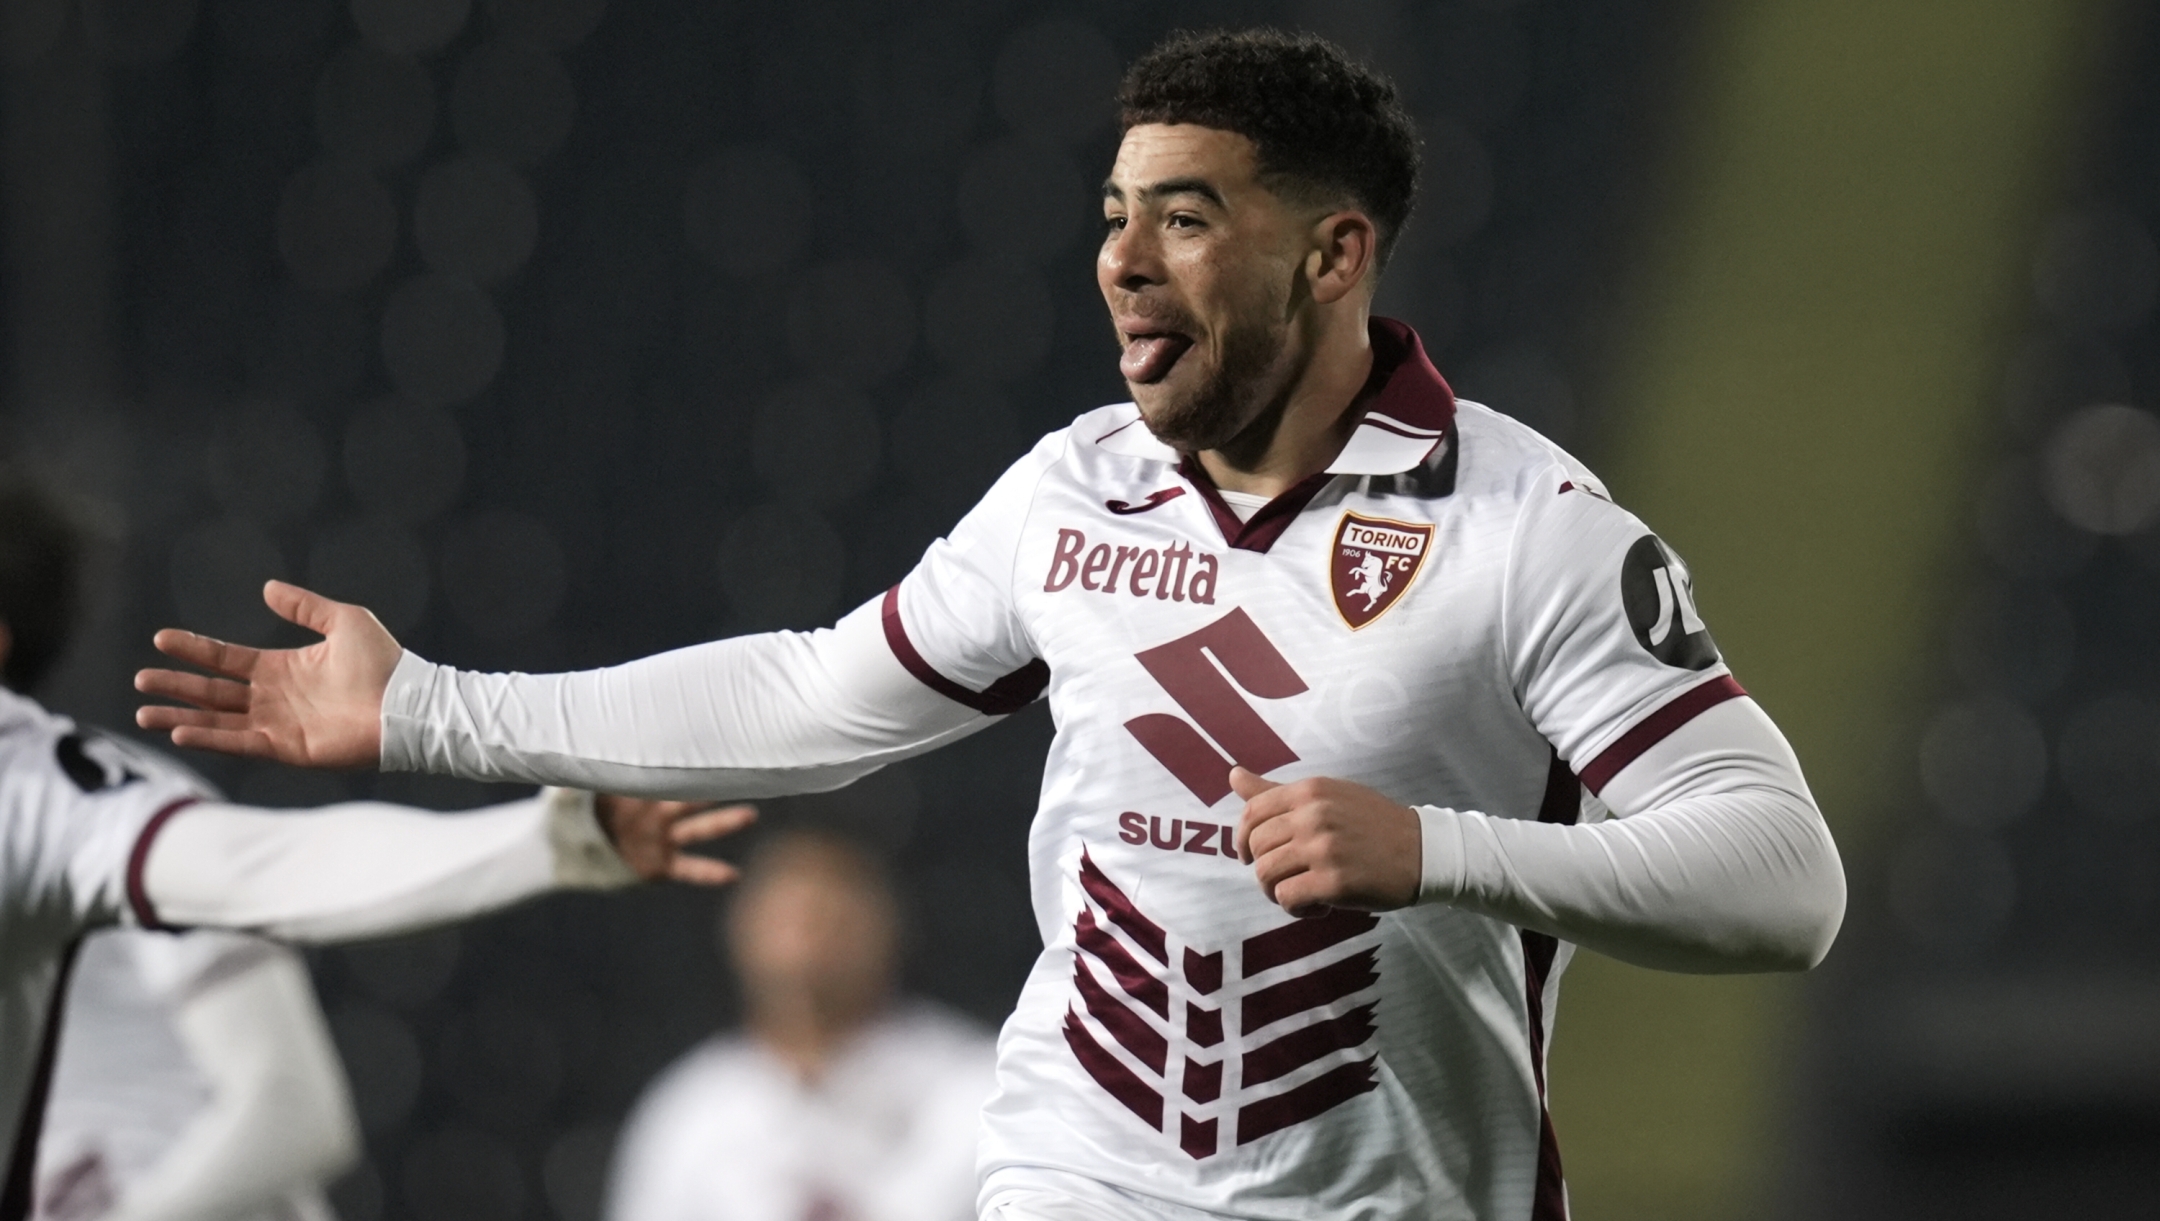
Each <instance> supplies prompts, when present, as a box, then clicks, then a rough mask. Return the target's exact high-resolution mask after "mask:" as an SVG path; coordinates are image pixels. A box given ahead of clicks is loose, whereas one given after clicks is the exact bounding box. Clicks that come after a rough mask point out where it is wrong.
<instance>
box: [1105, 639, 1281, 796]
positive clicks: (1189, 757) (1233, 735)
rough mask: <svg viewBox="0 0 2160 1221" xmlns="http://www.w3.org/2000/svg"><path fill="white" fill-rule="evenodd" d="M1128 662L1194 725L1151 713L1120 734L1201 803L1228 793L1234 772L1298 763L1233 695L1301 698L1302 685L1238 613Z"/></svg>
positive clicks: (1278, 737) (1264, 770)
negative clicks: (1133, 741) (1133, 740)
mask: <svg viewBox="0 0 2160 1221" xmlns="http://www.w3.org/2000/svg"><path fill="white" fill-rule="evenodd" d="M1134 659H1135V660H1137V661H1138V662H1139V663H1140V665H1141V668H1143V669H1145V670H1146V671H1147V672H1148V673H1149V674H1150V675H1152V676H1153V677H1154V679H1155V681H1156V682H1158V683H1161V684H1162V688H1163V690H1165V691H1167V692H1169V693H1170V698H1171V699H1173V700H1176V701H1177V704H1178V707H1180V708H1183V709H1184V710H1185V712H1186V715H1188V716H1190V717H1191V718H1192V720H1190V721H1188V720H1186V719H1185V718H1184V717H1176V716H1172V715H1170V714H1169V713H1167V712H1149V713H1144V714H1142V715H1140V716H1136V717H1134V718H1133V719H1131V720H1129V721H1127V722H1125V729H1126V732H1128V733H1130V734H1132V736H1133V737H1135V738H1137V739H1138V740H1139V742H1140V745H1141V746H1143V747H1146V748H1147V752H1148V753H1149V754H1151V755H1153V756H1155V760H1156V762H1158V763H1160V764H1162V765H1163V766H1164V767H1166V768H1169V769H1170V774H1171V775H1173V776H1176V777H1177V778H1178V782H1179V783H1180V784H1183V785H1184V786H1185V787H1186V788H1187V789H1188V790H1190V791H1191V793H1192V795H1193V796H1194V797H1197V798H1199V799H1200V804H1201V805H1206V806H1212V805H1214V804H1215V803H1216V802H1218V801H1221V800H1222V799H1223V798H1225V797H1228V796H1229V795H1230V769H1231V768H1232V767H1243V768H1245V769H1246V770H1247V771H1251V772H1257V773H1260V774H1262V775H1265V774H1266V773H1268V772H1271V771H1274V770H1275V769H1276V768H1278V767H1281V766H1282V765H1283V764H1285V763H1295V762H1297V758H1298V756H1297V752H1296V751H1294V750H1291V749H1290V744H1289V743H1288V742H1285V741H1283V740H1282V735H1280V734H1278V733H1276V732H1275V731H1274V729H1272V728H1270V727H1269V725H1268V723H1267V722H1266V721H1264V720H1262V719H1260V714H1259V713H1257V712H1255V711H1253V707H1252V705H1251V704H1248V703H1246V702H1245V697H1244V696H1243V695H1240V694H1238V692H1239V689H1240V688H1242V689H1244V690H1245V691H1246V692H1248V693H1250V694H1252V695H1256V696H1258V697H1259V698H1261V699H1264V700H1280V699H1288V698H1290V697H1291V696H1293V695H1301V694H1303V693H1304V692H1305V690H1306V686H1305V680H1304V679H1302V678H1300V677H1298V672H1297V671H1296V670H1293V669H1291V668H1290V662H1289V661H1288V659H1286V658H1284V657H1283V655H1282V653H1281V652H1279V651H1277V649H1276V648H1275V644H1274V642H1273V641H1271V640H1269V639H1268V638H1267V637H1266V636H1265V635H1263V634H1262V633H1261V631H1260V627H1259V625H1258V624H1255V623H1254V622H1253V621H1252V616H1250V615H1247V614H1246V613H1245V610H1244V608H1243V607H1239V608H1238V609H1236V610H1233V611H1231V612H1230V613H1229V614H1227V615H1224V616H1223V617H1222V618H1220V619H1217V620H1216V621H1215V622H1213V623H1210V624H1208V625H1207V626H1206V627H1204V628H1201V629H1200V630H1199V631H1197V632H1193V633H1191V634H1190V635H1186V636H1180V637H1178V638H1177V639H1176V640H1173V641H1171V642H1170V643H1168V644H1159V645H1156V646H1155V647H1154V648H1152V649H1146V650H1143V651H1142V652H1140V653H1137V654H1135V655H1134ZM1233 684H1234V685H1233ZM1203 735H1204V736H1203ZM1218 748H1220V749H1218Z"/></svg>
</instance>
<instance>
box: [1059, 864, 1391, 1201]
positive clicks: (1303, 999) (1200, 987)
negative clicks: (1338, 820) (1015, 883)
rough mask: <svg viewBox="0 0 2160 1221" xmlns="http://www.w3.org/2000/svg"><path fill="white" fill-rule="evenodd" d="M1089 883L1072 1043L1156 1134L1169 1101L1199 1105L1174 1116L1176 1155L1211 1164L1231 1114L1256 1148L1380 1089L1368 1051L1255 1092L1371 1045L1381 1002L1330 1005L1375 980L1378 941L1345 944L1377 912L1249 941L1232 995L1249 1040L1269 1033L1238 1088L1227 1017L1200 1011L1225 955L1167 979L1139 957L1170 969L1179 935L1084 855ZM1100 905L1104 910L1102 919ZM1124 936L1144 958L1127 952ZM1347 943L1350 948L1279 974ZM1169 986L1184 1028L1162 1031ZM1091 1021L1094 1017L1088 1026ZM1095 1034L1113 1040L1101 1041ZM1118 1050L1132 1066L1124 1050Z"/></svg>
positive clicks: (1332, 917)
mask: <svg viewBox="0 0 2160 1221" xmlns="http://www.w3.org/2000/svg"><path fill="white" fill-rule="evenodd" d="M1079 879H1080V884H1081V889H1082V891H1083V892H1084V893H1085V894H1086V895H1087V897H1088V900H1089V902H1090V903H1091V904H1092V905H1093V906H1088V905H1083V906H1082V908H1081V910H1080V913H1079V915H1078V916H1077V917H1076V918H1075V920H1074V922H1073V939H1074V944H1075V945H1076V947H1077V948H1078V951H1079V952H1078V953H1076V954H1075V955H1074V961H1073V988H1074V991H1075V993H1076V994H1077V996H1078V998H1079V1002H1080V1003H1079V1005H1078V1006H1068V1007H1067V1010H1066V1019H1065V1041H1066V1043H1067V1044H1068V1045H1070V1046H1071V1048H1072V1050H1073V1055H1074V1058H1075V1059H1076V1060H1078V1061H1079V1064H1080V1066H1081V1068H1083V1069H1085V1070H1086V1071H1087V1073H1088V1075H1089V1076H1091V1077H1093V1078H1094V1079H1095V1081H1096V1083H1097V1084H1099V1085H1101V1086H1102V1087H1103V1089H1104V1091H1106V1092H1107V1093H1108V1094H1109V1095H1110V1096H1111V1097H1112V1098H1115V1099H1116V1100H1117V1101H1119V1102H1121V1103H1123V1104H1124V1105H1125V1107H1126V1109H1128V1110H1130V1111H1131V1112H1132V1113H1133V1114H1135V1115H1137V1116H1139V1117H1140V1118H1141V1119H1143V1120H1145V1121H1147V1122H1148V1123H1149V1125H1150V1126H1151V1127H1153V1128H1155V1129H1156V1130H1157V1131H1158V1132H1160V1131H1162V1130H1163V1129H1164V1124H1165V1121H1166V1118H1167V1116H1166V1115H1165V1111H1166V1107H1167V1104H1168V1102H1169V1101H1170V1100H1171V1099H1172V1098H1173V1097H1175V1098H1179V1099H1182V1102H1183V1103H1184V1104H1189V1105H1191V1106H1193V1107H1195V1108H1198V1110H1199V1112H1200V1113H1198V1114H1195V1113H1192V1112H1191V1111H1183V1110H1181V1111H1180V1112H1179V1114H1178V1125H1177V1133H1176V1135H1177V1140H1178V1147H1179V1148H1180V1149H1182V1150H1184V1151H1185V1153H1186V1154H1188V1155H1189V1156H1191V1157H1194V1158H1204V1157H1211V1156H1213V1155H1214V1154H1215V1153H1216V1152H1218V1151H1219V1150H1220V1148H1221V1140H1220V1134H1221V1132H1222V1131H1223V1125H1222V1123H1221V1120H1222V1119H1224V1118H1234V1121H1235V1140H1236V1143H1238V1144H1250V1143H1251V1142H1253V1141H1256V1140H1259V1139H1260V1138H1262V1137H1264V1136H1267V1135H1269V1134H1271V1133H1274V1132H1279V1131H1281V1130H1282V1129H1284V1128H1286V1127H1290V1126H1292V1125H1294V1124H1298V1123H1302V1122H1304V1121H1306V1120H1308V1119H1312V1118H1314V1117H1315V1116H1318V1115H1320V1114H1322V1113H1323V1112H1325V1111H1328V1110H1330V1109H1332V1108H1334V1107H1336V1106H1338V1105H1340V1104H1342V1103H1343V1102H1345V1101H1347V1100H1349V1099H1351V1098H1354V1097H1356V1096H1358V1095H1359V1094H1363V1093H1366V1092H1368V1091H1370V1090H1372V1089H1373V1088H1375V1086H1376V1084H1377V1082H1378V1077H1377V1075H1376V1073H1375V1069H1374V1064H1375V1061H1376V1057H1373V1056H1370V1055H1368V1056H1366V1057H1364V1058H1363V1059H1358V1060H1352V1061H1348V1062H1345V1063H1341V1064H1337V1065H1335V1066H1334V1067H1332V1068H1328V1069H1326V1071H1324V1072H1321V1073H1320V1074H1319V1075H1317V1076H1314V1077H1312V1078H1311V1079H1309V1080H1305V1081H1302V1082H1298V1083H1297V1084H1294V1085H1292V1086H1289V1087H1288V1088H1282V1089H1276V1090H1271V1091H1265V1092H1258V1093H1256V1087H1261V1086H1270V1085H1273V1084H1274V1083H1276V1082H1279V1081H1283V1080H1286V1079H1289V1078H1292V1077H1295V1076H1298V1075H1301V1074H1302V1072H1303V1070H1305V1069H1307V1068H1310V1067H1313V1066H1316V1065H1322V1064H1324V1063H1325V1062H1326V1061H1328V1060H1329V1059H1331V1058H1333V1057H1336V1056H1338V1055H1340V1054H1342V1053H1345V1052H1355V1051H1356V1050H1357V1049H1359V1048H1362V1047H1364V1046H1366V1045H1367V1044H1369V1043H1371V1041H1372V1039H1373V1037H1374V1035H1375V1033H1376V1029H1375V1025H1374V1015H1375V1013H1376V1011H1377V1008H1378V1006H1377V1003H1376V1002H1373V1001H1369V1000H1368V1001H1367V1002H1366V1003H1364V1004H1362V1005H1358V1006H1356V1007H1355V1008H1352V1009H1350V1010H1349V1011H1348V1012H1345V1013H1333V1012H1330V1010H1331V1008H1332V1007H1333V1006H1335V1005H1337V1004H1338V1003H1340V1002H1343V1001H1345V1000H1348V999H1352V998H1355V997H1356V996H1358V995H1359V994H1360V993H1366V992H1369V991H1370V990H1371V989H1373V988H1374V987H1376V986H1377V985H1378V983H1379V980H1380V973H1379V955H1378V951H1377V950H1376V949H1375V948H1374V947H1373V946H1372V945H1370V944H1367V945H1363V946H1349V943H1352V942H1355V941H1357V940H1358V939H1360V938H1368V939H1369V938H1370V936H1371V935H1373V934H1374V931H1375V930H1376V929H1377V928H1378V927H1379V923H1380V922H1379V919H1378V918H1377V917H1375V916H1372V915H1369V914H1367V913H1364V912H1351V911H1337V912H1333V913H1331V914H1329V915H1328V916H1326V917H1324V918H1320V919H1314V920H1296V921H1292V922H1290V923H1288V924H1285V925H1283V926H1281V927H1279V928H1274V929H1270V930H1268V931H1267V932H1264V933H1261V934H1259V935H1257V936H1254V937H1249V938H1246V939H1245V940H1244V941H1243V942H1242V943H1241V944H1240V945H1239V947H1238V948H1239V966H1240V969H1241V976H1240V979H1239V981H1238V984H1237V985H1236V986H1235V987H1234V988H1232V989H1231V991H1232V992H1233V996H1232V997H1231V998H1230V999H1233V1000H1235V1001H1236V1002H1237V1004H1236V1009H1235V1011H1236V1012H1237V1014H1238V1019H1239V1028H1240V1035H1241V1036H1244V1037H1241V1039H1240V1043H1241V1044H1242V1043H1244V1042H1246V1039H1247V1038H1250V1037H1251V1036H1253V1035H1254V1034H1255V1032H1261V1031H1265V1032H1266V1039H1265V1041H1263V1042H1258V1043H1257V1045H1252V1046H1247V1047H1246V1048H1245V1049H1244V1050H1243V1051H1242V1053H1241V1054H1239V1055H1238V1056H1237V1058H1236V1063H1237V1072H1238V1076H1239V1080H1238V1082H1237V1084H1236V1086H1235V1087H1232V1086H1231V1085H1230V1083H1229V1082H1228V1081H1227V1080H1226V1077H1227V1071H1228V1068H1229V1065H1230V1058H1229V1057H1228V1056H1226V1055H1224V1054H1223V1052H1221V1051H1217V1050H1216V1049H1218V1048H1222V1045H1223V1044H1224V1043H1225V1042H1226V1032H1225V1030H1224V1024H1223V1012H1224V1009H1223V1007H1220V1006H1216V1005H1210V1004H1205V1003H1202V998H1208V999H1210V1000H1212V999H1213V998H1214V997H1215V996H1216V994H1218V993H1220V992H1222V991H1223V990H1224V988H1225V983H1226V981H1225V980H1224V977H1223V966H1224V954H1223V951H1221V950H1215V951H1211V952H1205V953H1203V952H1202V951H1201V950H1199V949H1197V948H1195V947H1191V946H1181V947H1178V948H1179V951H1180V952H1179V955H1178V961H1179V962H1180V964H1181V965H1182V968H1183V970H1182V980H1173V979H1171V978H1170V977H1169V976H1168V975H1167V974H1157V973H1156V971H1155V970H1154V969H1153V968H1151V967H1149V966H1148V964H1147V962H1146V961H1145V959H1144V958H1143V957H1142V955H1143V954H1144V955H1145V956H1146V957H1147V958H1152V959H1154V960H1155V961H1157V962H1161V963H1164V964H1165V966H1166V967H1167V964H1168V963H1169V961H1170V948H1171V946H1170V939H1171V934H1170V933H1169V932H1168V931H1167V930H1165V929H1164V928H1163V926H1162V925H1160V924H1158V923H1157V922H1156V921H1154V920H1153V919H1152V918H1150V917H1148V916H1147V915H1146V914H1144V913H1143V912H1141V911H1140V909H1139V907H1138V905H1136V904H1135V903H1134V902H1133V901H1132V898H1131V897H1130V896H1129V895H1127V894H1126V893H1125V891H1124V889H1123V888H1121V887H1119V886H1118V885H1117V883H1116V882H1114V881H1112V880H1111V878H1110V876H1109V875H1108V874H1107V873H1106V872H1104V871H1103V869H1102V867H1101V866H1099V865H1097V864H1096V863H1095V860H1094V857H1093V856H1092V855H1091V854H1089V853H1087V852H1085V851H1083V852H1082V854H1081V858H1080V870H1079ZM1097 907H1099V908H1100V909H1101V911H1102V916H1101V918H1099V919H1098V917H1097V915H1096V911H1095V909H1096V908H1097ZM1113 929H1114V930H1116V931H1115V932H1113V931H1112V930H1113ZM1117 933H1123V934H1124V938H1121V937H1119V936H1118V935H1117ZM1128 938H1129V939H1131V940H1132V941H1133V942H1134V943H1135V944H1136V945H1137V946H1138V947H1139V949H1140V953H1138V954H1136V953H1134V952H1133V951H1132V950H1130V949H1128V948H1127V947H1126V944H1125V940H1126V939H1128ZM1338 947H1348V948H1350V951H1351V952H1349V953H1348V954H1345V955H1341V956H1330V958H1329V960H1328V961H1323V962H1319V963H1317V964H1315V965H1312V966H1311V967H1310V968H1309V969H1305V970H1302V971H1299V972H1298V973H1296V974H1292V975H1289V976H1288V977H1287V978H1277V977H1278V976H1281V975H1282V974H1283V972H1284V971H1285V970H1297V969H1298V968H1300V967H1301V966H1304V965H1305V964H1306V963H1308V962H1309V961H1310V960H1312V959H1315V958H1317V957H1320V956H1322V955H1326V954H1327V953H1328V951H1331V950H1335V949H1337V948H1338ZM1091 962H1092V963H1096V964H1100V967H1101V969H1102V970H1103V971H1104V972H1107V973H1108V975H1109V976H1110V978H1112V979H1114V980H1116V981H1117V984H1118V988H1117V989H1116V990H1113V989H1112V988H1110V987H1109V986H1108V985H1107V984H1105V983H1104V982H1103V979H1102V977H1101V975H1099V974H1098V973H1097V970H1096V968H1095V967H1094V966H1091V965H1090V963H1091ZM1262 975H1265V976H1267V977H1268V979H1267V982H1265V983H1264V984H1260V985H1258V986H1249V985H1247V984H1246V983H1245V981H1247V980H1253V979H1254V978H1255V977H1256V976H1262ZM1173 988H1177V989H1179V990H1180V991H1187V992H1189V996H1188V997H1186V998H1185V999H1184V1023H1183V1028H1182V1030H1169V1029H1164V1028H1162V1027H1159V1026H1158V1025H1157V1024H1156V1019H1162V1020H1163V1022H1164V1024H1165V1025H1167V1024H1168V1018H1169V1013H1170V1009H1169V1001H1170V994H1171V991H1172V990H1173ZM1120 992H1122V993H1123V994H1124V995H1123V996H1120V995H1119V993H1120ZM1126 997H1130V998H1132V1001H1133V1002H1138V1003H1137V1004H1134V1003H1131V1002H1128V1001H1127V1000H1126V999H1125V998H1126ZM1082 1014H1085V1015H1086V1019H1092V1021H1093V1025H1092V1027H1091V1025H1090V1024H1089V1021H1088V1020H1085V1019H1083V1017H1082ZM1150 1014H1153V1015H1154V1017H1152V1018H1151V1017H1150V1016H1149V1015H1150ZM1307 1015H1318V1019H1317V1020H1315V1021H1310V1022H1307V1023H1306V1024H1304V1025H1302V1026H1294V1025H1288V1024H1289V1023H1291V1021H1292V1019H1295V1018H1299V1017H1303V1016H1307ZM1286 1026H1287V1028H1285V1027H1286ZM1097 1029H1099V1030H1100V1031H1101V1032H1102V1033H1103V1034H1104V1035H1106V1036H1107V1039H1104V1038H1101V1037H1098V1036H1097V1034H1096V1033H1095V1031H1096V1030H1097ZM1173 1040H1175V1042H1173ZM1119 1049H1122V1051H1123V1052H1124V1053H1125V1056H1129V1057H1131V1058H1130V1059H1129V1060H1128V1059H1126V1058H1124V1057H1123V1056H1120V1055H1119V1054H1118V1050H1119ZM1228 1050H1230V1049H1227V1048H1224V1049H1223V1051H1228ZM1173 1062H1175V1064H1176V1067H1177V1074H1178V1076H1177V1081H1176V1083H1175V1085H1174V1087H1173V1084H1172V1082H1171V1081H1170V1080H1169V1074H1170V1071H1171V1065H1172V1063H1173ZM1143 1070H1144V1071H1143ZM1211 1111H1219V1112H1220V1113H1218V1114H1210V1113H1209V1112H1211Z"/></svg>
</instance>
